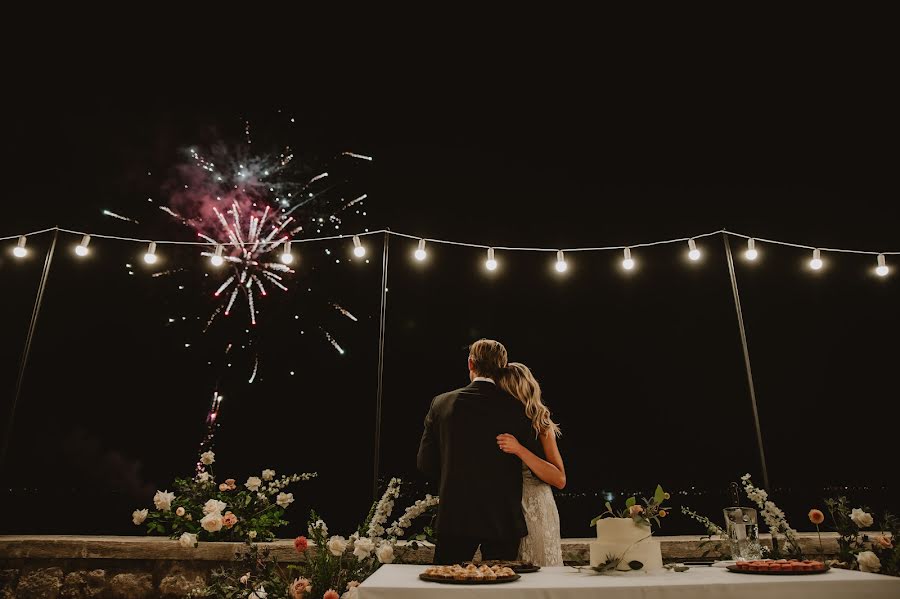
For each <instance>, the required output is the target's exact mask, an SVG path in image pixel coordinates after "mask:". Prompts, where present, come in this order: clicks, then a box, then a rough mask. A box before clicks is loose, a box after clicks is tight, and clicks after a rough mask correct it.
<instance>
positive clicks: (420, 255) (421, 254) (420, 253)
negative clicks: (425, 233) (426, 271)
mask: <svg viewBox="0 0 900 599" xmlns="http://www.w3.org/2000/svg"><path fill="white" fill-rule="evenodd" d="M415 256H416V260H418V261H419V262H421V261H422V260H424V259H425V258H426V257H427V256H428V254H427V253H426V252H425V240H424V239H420V240H419V247H417V248H416V253H415Z"/></svg>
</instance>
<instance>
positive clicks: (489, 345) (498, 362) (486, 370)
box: [469, 339, 508, 378]
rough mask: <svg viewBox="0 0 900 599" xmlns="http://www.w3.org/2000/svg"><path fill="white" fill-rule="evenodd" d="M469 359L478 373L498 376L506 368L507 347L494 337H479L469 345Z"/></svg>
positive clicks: (492, 376)
mask: <svg viewBox="0 0 900 599" xmlns="http://www.w3.org/2000/svg"><path fill="white" fill-rule="evenodd" d="M469 360H471V361H472V370H473V371H474V372H475V374H476V375H479V376H486V377H491V378H496V377H497V376H499V375H500V371H501V370H503V369H504V368H506V363H507V360H508V358H507V355H506V348H505V347H503V344H502V343H500V342H499V341H494V340H493V339H479V340H478V341H476V342H475V343H473V344H472V345H470V346H469Z"/></svg>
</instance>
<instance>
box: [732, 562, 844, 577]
mask: <svg viewBox="0 0 900 599" xmlns="http://www.w3.org/2000/svg"><path fill="white" fill-rule="evenodd" d="M726 568H727V569H728V570H729V571H730V572H739V573H741V574H780V575H796V574H822V573H823V572H828V566H826V565H825V564H824V563H823V562H818V561H813V560H808V559H804V560H799V559H761V560H752V561H746V562H737V563H736V564H734V565H733V566H726Z"/></svg>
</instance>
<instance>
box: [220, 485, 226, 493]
mask: <svg viewBox="0 0 900 599" xmlns="http://www.w3.org/2000/svg"><path fill="white" fill-rule="evenodd" d="M219 490H220V491H221V492H223V493H224V492H225V491H227V490H228V485H226V484H225V483H222V484H221V485H219Z"/></svg>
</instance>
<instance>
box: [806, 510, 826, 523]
mask: <svg viewBox="0 0 900 599" xmlns="http://www.w3.org/2000/svg"><path fill="white" fill-rule="evenodd" d="M809 521H810V522H812V523H813V524H815V525H816V526H818V525H819V524H821V523H822V522H825V514H823V513H822V511H821V510H816V509H812V510H809Z"/></svg>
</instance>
